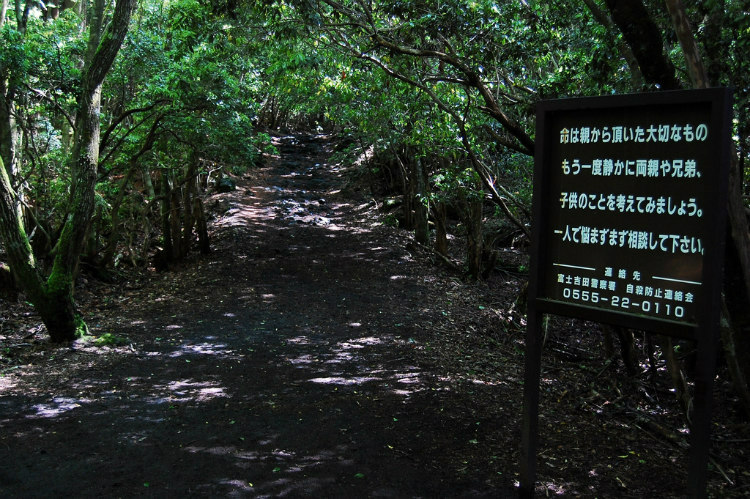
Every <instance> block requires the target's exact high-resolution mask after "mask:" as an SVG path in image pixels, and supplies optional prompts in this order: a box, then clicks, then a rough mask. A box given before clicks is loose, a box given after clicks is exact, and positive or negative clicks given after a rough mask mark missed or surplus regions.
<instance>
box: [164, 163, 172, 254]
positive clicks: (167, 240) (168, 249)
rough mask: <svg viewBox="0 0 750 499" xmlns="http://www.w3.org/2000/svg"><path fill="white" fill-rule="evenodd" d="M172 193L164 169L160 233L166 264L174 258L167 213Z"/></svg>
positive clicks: (168, 212)
mask: <svg viewBox="0 0 750 499" xmlns="http://www.w3.org/2000/svg"><path fill="white" fill-rule="evenodd" d="M171 199H172V193H171V189H170V187H169V175H168V172H167V170H166V168H165V169H162V171H161V233H162V239H163V241H164V253H163V254H162V256H163V258H164V263H165V264H168V263H169V262H171V261H172V260H173V258H174V246H173V244H172V225H171V224H170V223H169V214H170V213H171V212H172V206H171V204H172V203H171Z"/></svg>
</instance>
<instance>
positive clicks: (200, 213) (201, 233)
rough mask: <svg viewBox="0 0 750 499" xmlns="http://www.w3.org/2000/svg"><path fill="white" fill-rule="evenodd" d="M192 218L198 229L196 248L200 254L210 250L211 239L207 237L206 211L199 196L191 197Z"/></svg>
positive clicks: (207, 252) (205, 253)
mask: <svg viewBox="0 0 750 499" xmlns="http://www.w3.org/2000/svg"><path fill="white" fill-rule="evenodd" d="M193 218H194V219H195V225H196V227H197V229H198V248H199V249H200V252H201V254H202V255H207V254H209V253H210V252H211V240H210V238H209V237H208V223H207V222H206V211H205V210H204V209H203V202H202V201H201V200H200V198H199V197H197V196H196V197H195V199H193Z"/></svg>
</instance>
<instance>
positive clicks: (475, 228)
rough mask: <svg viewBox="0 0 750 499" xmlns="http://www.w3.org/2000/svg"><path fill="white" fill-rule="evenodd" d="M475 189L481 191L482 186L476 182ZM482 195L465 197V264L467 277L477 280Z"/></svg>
mask: <svg viewBox="0 0 750 499" xmlns="http://www.w3.org/2000/svg"><path fill="white" fill-rule="evenodd" d="M475 188H476V189H480V192H481V189H482V184H481V183H479V182H477V185H476V186H475ZM483 201H484V195H477V194H476V193H468V195H465V204H466V211H465V216H464V221H465V223H466V263H467V265H468V267H469V275H470V276H471V277H472V278H473V279H479V277H480V276H481V275H482V246H483V245H482V242H483V241H482V208H483V207H484V202H483Z"/></svg>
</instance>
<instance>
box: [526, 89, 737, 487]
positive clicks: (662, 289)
mask: <svg viewBox="0 0 750 499" xmlns="http://www.w3.org/2000/svg"><path fill="white" fill-rule="evenodd" d="M730 116H731V92H730V91H729V90H728V89H724V88H716V89H706V90H689V91H678V92H660V93H651V94H639V95H623V96H610V97H594V98H582V99H564V100H556V101H545V102H542V103H540V105H539V107H538V108H537V135H536V139H537V148H536V151H537V152H536V155H535V170H534V201H533V203H534V226H533V236H532V252H531V270H532V273H531V275H530V280H529V318H528V329H527V345H526V355H527V358H526V378H525V386H524V421H523V435H522V439H523V442H522V445H523V449H522V453H521V456H522V462H521V492H522V494H526V495H533V490H534V481H535V471H536V446H537V438H538V437H537V430H538V426H537V425H538V422H537V419H538V405H539V377H540V369H541V365H540V364H541V345H540V344H539V318H540V317H541V314H543V313H552V314H559V315H566V316H571V317H580V318H583V319H588V320H593V321H597V322H604V323H610V324H615V325H620V326H624V327H628V328H633V329H641V330H644V331H648V332H651V333H660V334H665V335H669V336H673V337H677V338H683V339H688V340H693V341H695V342H697V345H698V362H697V365H696V367H697V371H696V380H695V392H694V400H695V407H694V410H693V414H692V422H693V423H692V427H691V458H690V465H689V472H690V476H689V486H690V490H691V493H693V494H695V495H698V496H700V495H704V494H705V486H706V462H707V458H708V447H709V443H710V438H709V431H710V422H711V412H710V411H711V409H710V406H711V390H712V387H713V376H714V369H715V366H714V364H715V356H716V337H717V331H718V322H719V311H720V292H721V269H722V257H723V248H724V225H725V218H726V194H727V176H728V165H729V146H730Z"/></svg>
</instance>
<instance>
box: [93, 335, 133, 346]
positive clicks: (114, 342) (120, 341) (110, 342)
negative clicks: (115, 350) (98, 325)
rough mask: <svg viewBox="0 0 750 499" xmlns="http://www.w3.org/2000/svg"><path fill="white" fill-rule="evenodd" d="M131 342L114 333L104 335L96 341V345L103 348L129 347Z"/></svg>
mask: <svg viewBox="0 0 750 499" xmlns="http://www.w3.org/2000/svg"><path fill="white" fill-rule="evenodd" d="M128 343H130V341H129V340H128V339H127V338H123V337H122V336H117V335H114V334H112V333H104V334H103V335H101V336H99V337H98V338H96V339H95V340H94V344H95V345H96V346H99V347H103V346H113V347H115V346H121V345H127V344H128Z"/></svg>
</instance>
